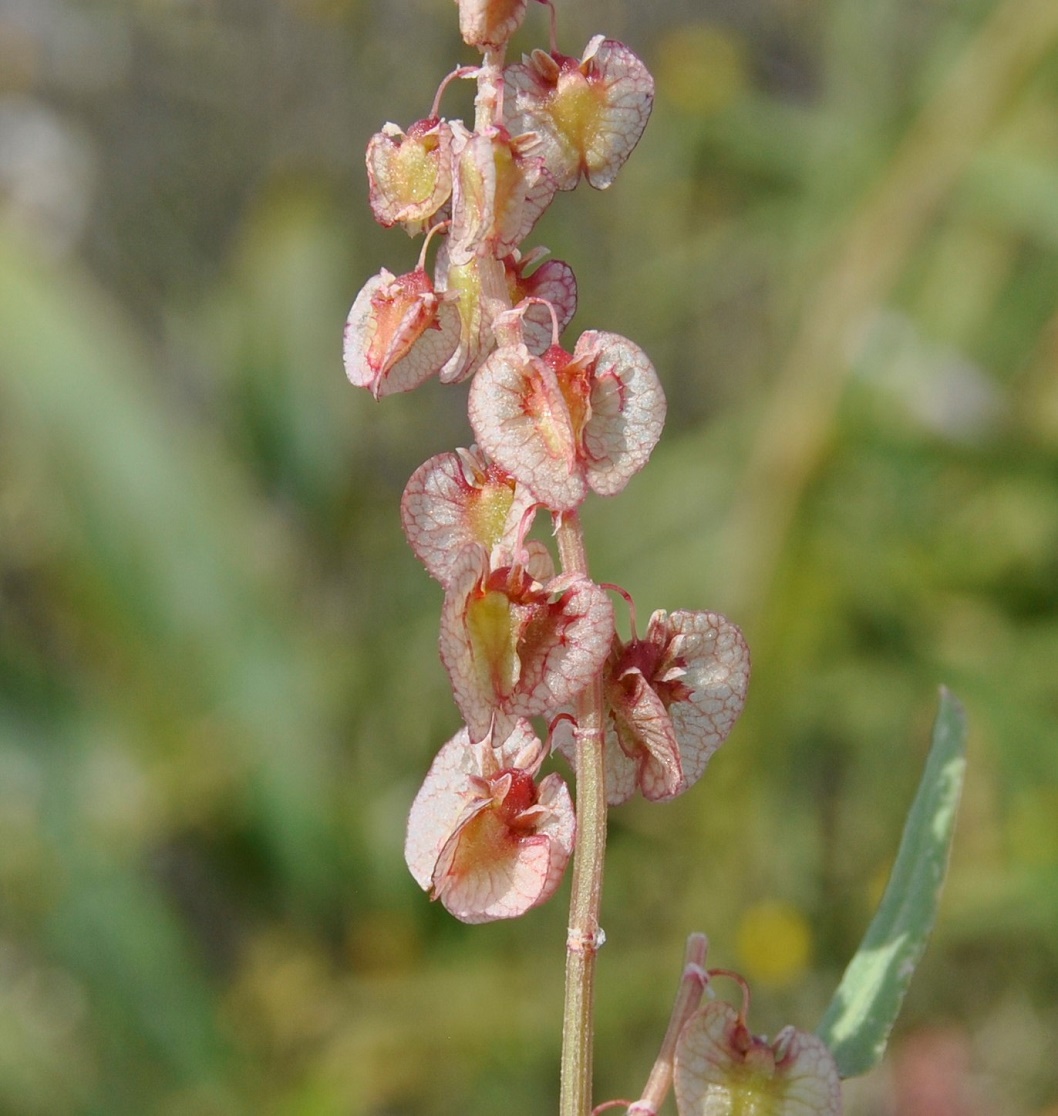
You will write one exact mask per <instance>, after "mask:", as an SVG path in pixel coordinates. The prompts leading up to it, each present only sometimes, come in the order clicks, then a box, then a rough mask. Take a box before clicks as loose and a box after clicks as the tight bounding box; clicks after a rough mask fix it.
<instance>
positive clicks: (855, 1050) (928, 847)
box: [817, 688, 966, 1077]
mask: <svg viewBox="0 0 1058 1116" xmlns="http://www.w3.org/2000/svg"><path fill="white" fill-rule="evenodd" d="M965 770H966V718H965V714H964V712H963V708H962V705H961V704H960V703H959V702H958V700H957V699H956V698H954V697H953V696H952V695H951V694H950V693H949V692H948V691H947V690H946V689H944V688H942V689H941V693H940V709H939V711H938V713H937V719H936V721H935V722H934V725H933V742H932V745H931V747H930V753H929V757H928V758H927V760H926V769H925V772H924V773H923V775H922V781H921V782H920V783H919V787H918V792H917V794H916V795H915V801H914V803H913V804H912V806H911V812H910V813H909V814H908V818H907V822H906V824H905V826H904V833H903V836H902V838H901V840H900V851H899V852H898V853H897V857H896V863H895V864H894V865H893V871H892V875H891V876H890V877H889V883H888V885H887V886H886V889H885V895H884V896H883V897H882V902H881V904H880V905H879V907H878V911H877V913H876V914H875V916H874V919H873V921H872V922H871V925H870V926H869V927H868V930H867V933H866V935H865V936H864V939H863V941H862V943H861V944H860V948H859V950H858V951H857V952H856V956H855V957H853V959H852V961H851V962H850V963H849V966H848V968H847V969H846V970H845V975H844V976H843V977H842V978H841V983H840V984H839V985H838V989H837V991H836V992H835V993H834V998H833V999H832V1000H831V1002H830V1006H829V1007H828V1008H827V1011H826V1014H825V1015H824V1016H823V1021H822V1023H820V1025H819V1027H818V1029H817V1034H818V1035H819V1037H820V1038H821V1039H823V1041H824V1042H825V1043H826V1044H827V1046H829V1047H830V1050H831V1052H832V1053H833V1055H834V1060H835V1061H836V1062H837V1065H838V1072H839V1073H840V1074H841V1076H842V1077H855V1076H856V1075H858V1074H861V1073H866V1072H867V1071H868V1070H869V1069H871V1068H873V1067H874V1066H875V1065H877V1064H878V1062H879V1061H880V1060H881V1057H882V1055H883V1054H884V1053H885V1046H886V1043H887V1041H888V1039H889V1032H890V1031H891V1030H892V1027H893V1023H894V1022H895V1021H896V1017H897V1014H898V1012H899V1011H900V1005H901V1004H902V1003H903V999H904V994H905V993H906V992H907V987H908V985H909V984H910V982H911V976H912V974H913V973H914V971H915V966H916V965H917V964H918V962H919V959H920V958H921V957H922V952H923V950H924V949H925V948H926V941H927V939H928V938H929V934H930V931H931V930H932V929H933V923H934V921H935V919H936V915H937V905H938V902H939V900H940V892H941V887H942V885H943V883H944V877H945V874H946V873H947V869H948V857H949V854H950V851H951V841H952V835H953V833H954V830H955V816H956V813H957V811H958V806H959V796H960V794H961V792H962V784H963V775H964V773H965Z"/></svg>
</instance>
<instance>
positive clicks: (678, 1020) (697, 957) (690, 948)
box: [628, 934, 709, 1116]
mask: <svg viewBox="0 0 1058 1116" xmlns="http://www.w3.org/2000/svg"><path fill="white" fill-rule="evenodd" d="M708 949H709V940H708V939H707V938H706V936H705V935H704V934H691V936H690V937H689V938H688V939H687V949H686V951H685V953H684V955H683V976H682V977H681V978H680V987H679V991H678V992H677V993H676V1002H675V1004H673V1006H672V1015H671V1016H670V1017H669V1028H668V1030H667V1031H666V1032H665V1040H664V1041H663V1042H662V1044H661V1050H660V1051H659V1052H658V1056H657V1060H656V1061H655V1062H654V1068H653V1069H652V1070H651V1071H650V1076H649V1077H648V1078H647V1083H646V1086H645V1088H644V1089H643V1095H642V1096H641V1097H640V1098H639V1100H637V1101H636V1102H635V1104H633V1105H631V1106H630V1107H629V1109H628V1116H657V1113H658V1112H659V1111H660V1110H661V1106H662V1104H664V1102H665V1097H666V1095H667V1094H668V1091H669V1088H670V1086H671V1085H672V1068H673V1064H674V1062H675V1058H676V1040H677V1039H678V1038H679V1037H680V1031H682V1030H683V1025H684V1023H686V1022H687V1020H688V1019H689V1018H690V1017H691V1016H692V1015H693V1014H694V1013H695V1012H696V1011H697V1010H698V1005H699V1004H700V1003H701V1002H702V993H703V992H704V991H705V987H706V985H707V984H708V983H709V974H708V973H707V972H706V971H705V955H706V952H707V951H708Z"/></svg>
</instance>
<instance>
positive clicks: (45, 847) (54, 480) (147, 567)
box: [0, 0, 1058, 1116]
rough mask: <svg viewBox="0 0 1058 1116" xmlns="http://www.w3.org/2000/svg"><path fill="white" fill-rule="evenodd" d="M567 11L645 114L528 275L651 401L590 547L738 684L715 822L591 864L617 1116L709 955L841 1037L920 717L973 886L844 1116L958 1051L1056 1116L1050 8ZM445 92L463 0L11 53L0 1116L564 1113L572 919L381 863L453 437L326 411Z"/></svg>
mask: <svg viewBox="0 0 1058 1116" xmlns="http://www.w3.org/2000/svg"><path fill="white" fill-rule="evenodd" d="M558 8H559V34H560V45H561V46H562V47H563V48H564V49H566V50H568V51H569V52H570V53H579V51H580V49H581V47H582V46H583V43H584V42H585V41H586V40H587V38H588V37H589V36H590V35H591V34H593V33H595V32H597V31H600V30H601V31H605V32H606V33H608V34H610V35H613V36H615V37H622V38H624V39H625V40H626V41H628V42H629V44H630V45H632V46H633V48H634V49H636V50H637V51H638V52H639V53H641V54H642V55H643V57H644V59H645V60H646V61H647V63H648V65H650V66H651V68H652V69H653V70H654V72H655V75H656V77H657V82H658V101H657V105H656V108H655V113H654V118H653V120H652V122H651V125H650V127H649V129H648V131H647V135H646V137H645V138H644V140H643V142H642V144H641V145H640V149H639V150H638V151H637V153H636V155H635V157H634V158H633V159H632V160H631V161H630V163H629V165H628V167H627V168H626V169H625V170H624V171H623V173H622V176H621V178H619V180H618V182H617V183H616V185H615V186H614V187H613V188H612V189H611V190H610V191H609V192H607V193H605V194H594V193H591V192H590V191H588V190H587V189H586V188H583V187H582V189H581V190H578V191H577V192H576V193H575V194H574V195H570V196H563V197H561V198H559V199H558V202H557V203H556V204H555V206H554V207H553V209H552V211H551V212H549V213H548V214H547V215H546V217H545V218H544V219H543V221H542V222H541V224H540V226H539V228H538V230H537V233H536V235H535V236H534V242H540V243H545V244H548V245H549V246H550V247H551V248H552V250H553V252H554V253H555V254H556V255H557V256H559V257H560V258H563V259H566V260H567V261H568V262H569V263H570V264H571V265H572V266H573V268H574V269H575V271H576V272H577V275H578V278H579V281H580V286H581V292H582V297H581V307H580V310H579V312H578V316H577V319H576V322H575V323H574V330H575V331H579V330H582V329H586V328H599V329H617V330H619V331H621V332H622V333H625V334H627V335H628V336H629V337H631V338H633V339H634V340H635V341H636V342H637V343H639V344H640V345H642V346H643V347H644V348H645V349H646V350H647V351H648V352H649V353H650V354H651V355H652V357H653V359H654V361H655V364H656V365H657V367H658V370H659V373H660V375H661V377H662V380H663V382H664V384H665V386H666V391H667V392H668V395H669V398H670V420H669V426H668V430H667V432H666V436H665V437H664V438H663V440H662V443H661V445H660V447H659V448H658V450H657V452H656V454H655V457H654V460H653V461H652V462H651V465H650V467H649V468H648V469H646V470H645V471H644V472H643V474H642V475H641V476H640V477H638V478H636V480H635V481H634V482H633V483H632V484H631V485H630V486H629V488H628V490H627V491H626V492H625V493H624V494H622V496H620V497H619V498H617V499H615V500H613V501H610V502H606V503H603V502H596V503H594V504H592V505H590V506H589V507H588V508H586V511H585V518H586V522H587V525H588V530H589V541H590V544H591V548H592V561H593V571H594V573H595V575H596V576H597V577H598V578H599V579H600V580H608V581H614V582H618V583H620V584H622V585H624V586H626V587H627V588H628V589H629V590H631V591H632V592H633V593H634V595H635V597H636V599H637V602H638V604H639V608H640V610H641V612H642V613H648V612H649V611H650V610H651V609H653V608H655V607H666V608H680V607H683V608H715V609H718V610H721V611H724V612H725V613H727V614H728V615H729V616H731V617H732V618H733V619H735V620H736V621H738V622H739V623H741V624H742V625H743V626H744V628H745V629H746V632H747V635H748V637H749V641H750V645H751V647H752V648H753V650H754V658H755V668H754V677H753V682H752V685H751V689H750V702H749V707H748V709H747V713H746V715H745V717H744V718H743V721H742V722H741V723H740V725H739V727H738V728H737V730H736V732H735V734H734V736H733V737H732V739H731V740H730V741H729V743H728V744H727V745H725V747H724V748H723V749H722V750H721V752H720V753H719V754H718V756H717V757H716V759H715V760H714V761H713V765H712V767H711V768H710V776H709V778H707V779H706V780H704V782H703V783H702V785H701V786H700V787H698V788H696V790H695V791H694V792H693V793H691V794H690V795H687V796H685V798H683V799H680V800H679V801H677V802H675V803H673V804H672V805H670V806H668V807H660V808H659V807H648V806H646V805H644V804H636V805H632V806H629V807H626V808H624V809H622V810H620V811H617V812H615V814H614V817H613V822H612V839H611V846H610V858H609V863H608V869H607V890H606V895H605V901H604V925H605V927H606V931H607V935H608V939H609V944H608V945H607V948H606V950H605V951H604V952H603V954H602V957H601V962H600V973H599V1017H600V1022H599V1037H598V1038H599V1041H598V1066H597V1079H598V1090H597V1091H598V1096H599V1099H600V1100H601V1099H605V1098H606V1097H609V1096H614V1095H633V1094H634V1091H635V1089H636V1088H637V1087H638V1086H639V1085H640V1084H641V1082H642V1080H643V1079H644V1078H645V1075H646V1073H647V1070H648V1069H649V1066H650V1064H651V1062H652V1060H653V1057H654V1053H655V1051H656V1048H657V1045H658V1043H659V1042H660V1039H661V1035H662V1032H663V1029H664V1020H665V1018H666V1015H667V1012H668V1007H669V1003H668V1001H669V995H670V993H669V991H668V989H669V988H670V987H671V988H672V989H673V990H674V989H675V985H676V981H677V978H678V975H679V974H678V972H677V968H678V965H679V958H680V957H681V955H682V942H683V939H684V937H685V935H686V934H687V933H688V932H689V931H691V930H695V929H700V930H704V931H706V932H707V933H708V934H709V935H710V938H711V940H712V943H713V954H712V956H713V960H714V962H715V963H716V964H725V965H730V966H734V967H739V968H741V969H743V970H744V971H745V972H746V973H747V975H748V976H749V977H750V979H751V981H753V982H754V988H755V998H754V1011H755V1020H754V1023H755V1025H756V1026H758V1027H759V1028H760V1029H761V1030H768V1031H774V1030H776V1029H777V1027H778V1026H780V1025H781V1024H783V1023H786V1022H794V1023H796V1024H798V1025H800V1026H804V1027H811V1026H813V1025H814V1024H815V1023H816V1022H817V1021H818V1018H819V1014H820V1012H821V1010H822V1007H823V1005H825V1003H826V1002H827V1000H828V998H829V996H830V993H831V992H832V990H833V987H834V985H835V983H836V980H837V977H838V974H839V973H840V971H841V969H842V967H843V966H844V964H845V962H846V961H847V960H848V957H849V956H850V954H851V952H852V950H853V949H854V948H855V945H856V943H857V942H858V940H859V938H860V936H861V935H862V932H863V930H864V927H865V926H866V923H867V920H868V918H869V913H870V910H871V908H872V906H873V904H874V902H875V900H876V899H877V897H878V895H879V894H880V891H881V888H882V886H883V885H884V880H885V875H886V872H887V869H888V866H889V863H890V858H891V856H892V855H893V854H894V852H895V848H896V842H897V839H898V835H899V832H900V827H901V822H902V818H903V815H904V813H905V811H906V809H907V807H908V805H909V803H910V800H911V796H912V794H913V791H914V786H915V783H916V781H917V779H918V775H919V772H920V768H921V763H922V760H923V758H924V755H925V750H926V745H927V740H928V732H929V722H930V719H931V717H932V714H933V708H934V698H935V693H936V686H937V683H938V682H945V683H947V684H948V685H950V686H951V687H952V688H953V690H954V691H955V692H956V693H958V694H959V695H960V697H961V698H962V699H963V700H964V702H965V704H966V706H967V709H968V713H969V720H970V724H971V739H970V769H969V771H970V773H969V783H968V787H967V794H966V798H965V800H964V804H963V814H962V818H961V822H960V831H959V834H958V838H957V842H956V850H955V857H954V862H953V869H952V876H951V879H950V882H949V889H948V893H947V897H946V901H945V905H944V908H943V911H942V917H941V923H940V926H939V928H938V931H937V934H936V936H935V939H934V942H933V944H932V946H931V948H930V950H929V952H928V953H927V956H926V959H925V962H924V963H923V966H922V968H921V970H920V972H919V974H918V976H917V977H916V980H915V983H914V984H913V985H912V989H911V994H910V996H909V1000H908V1004H907V1008H906V1011H905V1016H904V1019H903V1022H902V1024H901V1026H900V1028H899V1029H898V1046H897V1056H896V1058H895V1059H894V1065H895V1066H896V1069H895V1070H894V1071H892V1072H891V1073H890V1075H889V1076H888V1077H886V1076H884V1075H883V1076H881V1077H878V1078H876V1079H874V1080H867V1081H866V1082H864V1083H862V1085H860V1086H858V1087H856V1088H851V1089H850V1090H849V1101H848V1106H849V1111H850V1112H852V1113H877V1112H887V1111H891V1110H893V1108H892V1106H893V1105H899V1103H900V1101H899V1098H900V1095H901V1094H900V1092H899V1090H900V1088H901V1084H900V1079H899V1067H900V1064H901V1062H900V1050H901V1045H900V1044H901V1043H902V1044H903V1049H905V1050H912V1049H913V1048H914V1043H915V1042H916V1036H920V1035H929V1034H936V1033H937V1032H938V1030H940V1031H942V1032H943V1033H945V1034H949V1033H950V1034H952V1035H954V1036H956V1037H957V1038H958V1041H959V1042H961V1043H963V1044H964V1045H965V1047H966V1049H967V1051H968V1058H969V1062H968V1066H969V1068H968V1070H967V1071H966V1072H967V1074H968V1077H969V1080H968V1082H966V1085H967V1088H968V1089H970V1091H971V1092H972V1093H973V1094H974V1095H975V1096H976V1097H977V1103H978V1108H972V1107H967V1108H966V1111H967V1112H971V1111H972V1112H982V1113H993V1112H997V1113H1004V1114H1005V1113H1009V1114H1012V1116H1029V1114H1036V1113H1042V1112H1043V1111H1044V1110H1045V1109H1047V1110H1048V1111H1051V1110H1050V1109H1048V1108H1047V1106H1049V1105H1051V1106H1053V1105H1056V1104H1058V1080H1056V1072H1055V1069H1054V1063H1055V1059H1054V1049H1055V1047H1054V1035H1055V1034H1058V997H1056V995H1055V989H1056V988H1058V821H1056V818H1058V671H1056V666H1058V374H1056V373H1058V342H1056V337H1058V334H1056V330H1058V200H1056V199H1058V6H1056V5H1055V4H1054V3H1053V0H998V2H997V0H972V2H969V3H945V2H938V3H932V4H922V3H919V2H916V0H878V2H876V3H872V4H863V3H862V2H860V0H828V2H827V3H824V4H817V5H809V4H799V3H796V2H795V0H771V2H766V0H756V2H753V3H749V2H747V3H743V4H740V5H732V4H728V3H721V2H720V0H716V2H715V3H705V2H703V3H700V4H694V5H692V4H680V3H677V2H676V0H657V2H656V3H653V4H651V5H633V4H626V3H623V2H617V0H605V2H604V0H584V2H582V3H578V4H576V5H573V4H571V3H563V2H562V0H559V4H558ZM545 37H546V30H545V21H544V19H543V17H542V12H541V11H540V10H537V9H536V8H535V6H534V7H533V9H532V10H531V11H530V13H529V19H528V21H527V26H526V28H525V29H524V30H523V31H522V32H521V34H520V36H519V39H518V42H517V45H518V46H519V47H522V48H524V49H529V48H531V47H532V46H535V45H538V44H539V43H541V42H543V41H544V40H545ZM470 60H471V58H470V56H469V55H468V52H467V51H466V50H465V49H463V48H462V47H461V45H460V44H459V42H458V39H457V36H456V29H455V9H454V7H453V6H452V5H451V3H448V2H445V0H400V2H399V3H398V2H396V0H394V2H392V3H367V2H365V0H110V2H108V0H82V2H75V0H25V2H20V0H5V2H3V3H0V212H2V219H0V1112H3V1113H5V1114H7V1113H10V1114H11V1116H55V1114H58V1113H74V1114H78V1116H80V1114H84V1116H126V1114H127V1116H142V1114H145V1113H149V1114H158V1116H238V1114H242V1113H251V1112H252V1113H260V1114H268V1116H349V1114H365V1116H367V1114H371V1116H383V1114H385V1116H395V1114H397V1113H409V1114H410V1113H416V1114H422V1116H445V1114H448V1113H456V1112H459V1113H464V1112H468V1111H470V1112H476V1113H478V1112H479V1113H491V1112H502V1113H506V1112H525V1113H529V1112H535V1113H543V1112H547V1111H551V1110H553V1108H554V1106H555V1098H556V1096H557V1082H556V1081H555V1072H556V1070H555V1067H556V1065H557V1055H558V1041H559V1029H560V1028H559V1015H560V1002H561V979H562V950H563V942H564V923H565V912H564V909H563V902H562V899H561V897H560V898H559V899H556V900H555V901H554V902H552V903H551V904H550V905H549V906H548V907H547V908H545V909H542V910H540V911H537V912H533V913H532V914H531V915H530V916H528V917H527V918H526V919H524V920H521V921H518V922H515V923H512V924H510V925H493V926H486V927H479V928H465V927H462V926H460V925H457V924H455V923H454V922H453V921H452V920H451V919H449V918H448V917H447V916H446V915H445V914H444V912H443V911H439V910H438V909H436V908H434V907H432V906H431V905H429V904H428V903H427V902H426V901H425V899H424V898H423V896H422V895H421V894H420V893H419V892H418V889H417V888H416V887H415V885H414V883H413V882H412V881H411V880H410V878H409V877H408V876H407V873H406V870H405V868H404V865H403V860H402V855H401V846H402V840H403V824H404V815H405V812H406V809H407V806H408V804H409V803H410V800H411V797H412V795H413V794H414V791H415V789H416V786H417V782H418V780H419V778H421V775H422V774H423V772H424V771H425V768H426V766H427V764H428V763H429V760H430V757H431V756H432V754H433V752H434V751H435V750H436V748H437V747H438V746H439V745H440V743H441V742H443V741H444V740H445V739H446V738H447V737H448V736H449V735H450V734H451V733H452V732H453V731H454V730H455V729H456V727H457V723H458V716H457V713H456V711H455V708H454V706H453V704H452V702H451V699H450V697H449V695H448V693H447V686H446V680H445V678H444V674H443V671H442V668H441V666H440V663H439V662H438V660H437V656H436V632H437V616H438V608H439V604H440V594H439V591H438V590H437V588H436V586H434V585H433V584H432V583H431V582H430V581H429V579H428V578H427V577H426V575H425V574H424V573H423V572H422V571H421V570H420V569H419V568H418V566H417V564H416V563H415V560H414V559H413V557H412V556H411V555H410V553H409V552H408V551H407V548H406V547H405V545H404V542H403V539H402V536H401V533H400V526H399V520H398V515H397V505H398V500H399V496H400V493H401V490H402V488H403V485H404V482H405V480H406V479H407V477H408V475H409V474H410V473H411V472H412V470H413V469H414V468H415V467H416V465H417V464H419V462H421V461H422V460H424V459H425V458H426V457H427V456H428V455H429V454H432V453H435V452H438V451H440V450H442V449H446V448H451V447H453V446H455V445H458V444H462V443H464V442H465V441H466V439H467V437H468V432H467V429H466V420H465V414H464V398H463V390H464V389H460V388H453V389H449V390H447V391H442V390H441V389H440V388H439V386H438V385H436V384H433V385H430V386H428V387H427V388H426V389H424V390H423V391H422V392H420V393H417V394H416V395H414V396H409V397H400V398H395V399H390V400H387V401H386V403H385V404H384V405H381V406H376V405H374V404H373V403H372V402H371V400H370V399H369V398H367V397H366V396H365V395H363V394H362V393H356V392H353V391H352V390H351V389H349V388H348V385H346V384H345V383H344V379H343V376H342V371H341V365H340V360H339V352H340V336H341V326H342V322H343V320H344V315H345V313H346V311H347V309H348V306H349V304H350V303H351V301H352V299H353V297H354V295H355V294H356V291H357V290H358V288H359V286H360V285H361V283H362V282H363V281H364V280H365V279H366V278H367V277H368V276H369V275H370V274H372V273H374V272H375V271H377V270H378V268H379V267H380V266H382V265H383V264H385V265H386V266H389V267H390V268H391V269H393V270H401V269H403V268H404V267H406V266H408V265H409V264H410V263H411V261H412V260H413V258H414V254H415V252H416V251H417V246H415V245H413V244H411V243H410V242H408V241H407V240H406V239H405V238H404V237H403V236H402V235H401V234H400V233H398V232H390V233H383V232H382V231H381V230H378V229H376V228H374V227H373V226H372V224H371V221H370V214H369V211H368V209H367V206H366V189H365V184H364V182H363V177H364V176H363V171H362V151H363V147H364V144H365V143H366V140H367V138H368V136H369V135H370V134H371V133H372V132H373V131H375V130H376V129H377V128H378V127H379V126H380V124H381V123H382V122H383V121H385V120H387V119H392V120H395V121H397V122H399V123H402V124H407V123H409V122H410V121H412V120H414V119H415V118H417V117H418V116H421V115H422V114H423V113H425V112H426V111H427V109H428V106H429V103H430V100H431V98H432V95H433V90H434V88H435V87H436V84H437V83H438V82H439V80H440V79H441V77H442V76H443V75H444V74H445V73H447V72H448V70H449V69H451V68H452V67H453V66H454V65H456V64H457V63H458V62H467V61H470ZM448 96H449V97H450V98H451V101H450V102H449V101H446V109H447V111H448V113H449V115H459V114H460V113H467V112H469V91H468V90H466V89H465V88H463V89H453V90H451V91H450V93H449V94H448ZM769 934H770V935H771V937H772V938H773V939H774V940H773V941H772V942H771V944H770V945H769ZM762 935H763V937H762ZM740 943H741V945H740ZM776 957H784V958H790V959H792V960H791V961H790V963H788V964H777V963H775V958H776ZM755 978H756V979H755ZM893 1098H896V1099H893ZM967 1103H968V1104H969V1103H970V1102H967ZM887 1105H888V1106H889V1107H886V1106H887ZM896 1110H899V1108H897V1109H896Z"/></svg>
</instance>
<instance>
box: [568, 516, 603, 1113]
mask: <svg viewBox="0 0 1058 1116" xmlns="http://www.w3.org/2000/svg"><path fill="white" fill-rule="evenodd" d="M557 541H558V552H559V555H560V557H561V560H562V568H563V571H564V572H565V573H582V574H584V575H585V576H587V574H588V560H587V555H586V553H585V550H584V533H583V531H582V529H581V525H580V519H579V517H578V516H577V514H576V513H575V512H570V513H567V514H565V515H563V516H562V519H561V522H560V523H559V527H558V532H557ZM603 713H604V709H603V690H602V675H601V674H599V675H597V676H596V677H595V679H594V681H593V682H592V684H591V685H590V686H589V687H588V688H587V689H586V690H585V691H584V692H583V693H582V694H581V695H580V697H579V698H578V700H577V726H578V727H577V733H576V741H577V811H576V812H577V836H576V844H575V845H574V849H573V887H572V894H571V897H570V908H569V929H568V933H567V937H566V1000H565V1010H564V1013H563V1017H562V1078H561V1093H560V1102H559V1114H560V1116H588V1114H589V1113H590V1112H591V1092H592V1045H593V1038H594V1032H595V1028H594V998H595V955H596V953H597V952H598V950H599V946H600V945H601V944H602V935H601V931H600V929H599V906H600V901H601V898H602V873H603V861H604V858H605V854H606V780H605V769H604V766H603Z"/></svg>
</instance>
